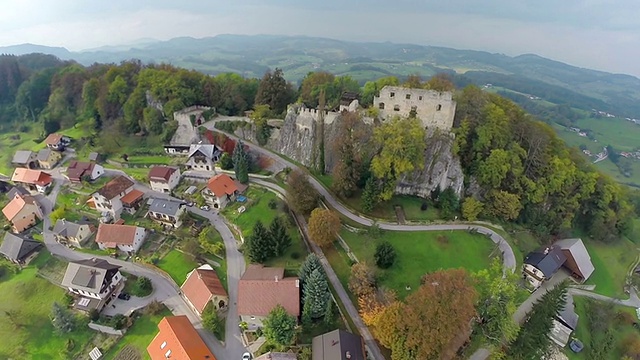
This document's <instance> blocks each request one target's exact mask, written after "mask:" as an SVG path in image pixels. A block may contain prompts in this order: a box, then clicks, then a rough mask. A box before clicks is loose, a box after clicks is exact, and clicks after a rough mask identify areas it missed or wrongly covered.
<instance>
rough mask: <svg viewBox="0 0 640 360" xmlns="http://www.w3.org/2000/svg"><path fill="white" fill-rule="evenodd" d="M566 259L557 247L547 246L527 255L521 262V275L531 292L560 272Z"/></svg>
mask: <svg viewBox="0 0 640 360" xmlns="http://www.w3.org/2000/svg"><path fill="white" fill-rule="evenodd" d="M565 261H567V257H566V256H565V255H564V254H563V253H562V250H561V249H560V247H559V246H549V247H546V248H543V249H540V250H537V251H534V252H531V253H529V254H528V255H527V256H526V257H525V258H524V261H523V265H522V275H523V277H524V279H525V280H527V282H528V283H529V286H530V288H531V289H532V290H535V289H537V288H539V287H540V286H541V285H542V283H544V282H545V281H547V280H549V279H551V277H552V276H553V275H554V274H555V273H556V272H558V270H560V268H561V267H562V264H564V262H565Z"/></svg>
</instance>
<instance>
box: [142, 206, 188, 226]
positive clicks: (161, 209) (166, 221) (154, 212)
mask: <svg viewBox="0 0 640 360" xmlns="http://www.w3.org/2000/svg"><path fill="white" fill-rule="evenodd" d="M185 207H186V206H185V204H184V202H181V201H175V200H166V199H153V200H152V202H151V205H149V212H148V214H149V218H150V219H151V220H153V221H156V222H159V223H160V224H162V225H168V226H171V227H173V228H176V229H177V228H179V227H180V226H182V219H181V217H182V214H184V211H185Z"/></svg>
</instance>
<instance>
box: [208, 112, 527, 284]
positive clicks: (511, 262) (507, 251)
mask: <svg viewBox="0 0 640 360" xmlns="http://www.w3.org/2000/svg"><path fill="white" fill-rule="evenodd" d="M214 124H215V120H213V121H209V122H207V123H205V124H204V125H203V126H205V127H206V128H208V129H210V130H212V131H217V132H221V131H219V130H217V129H215V127H214ZM221 133H224V134H225V135H227V136H229V137H231V138H233V139H235V140H238V137H237V136H235V135H232V134H229V133H226V132H221ZM243 141H244V143H245V144H246V145H247V146H249V148H251V149H252V150H253V151H255V152H258V153H260V154H262V155H265V156H268V157H270V158H271V159H272V160H273V161H274V162H275V163H276V164H278V165H279V167H280V168H282V169H284V168H286V167H288V168H291V169H298V170H301V171H306V169H301V168H300V166H298V165H297V164H294V163H293V162H291V161H289V160H286V159H284V158H282V157H281V156H279V155H277V154H275V153H274V152H272V151H271V150H268V149H265V148H263V147H260V146H258V145H256V144H253V143H251V142H248V141H245V140H243ZM309 182H310V183H311V185H312V186H313V187H314V188H315V189H316V190H317V191H318V193H319V194H320V195H322V197H324V200H325V201H326V202H327V203H328V205H329V206H330V207H332V208H333V209H335V210H336V211H337V212H339V213H340V214H342V215H343V216H345V217H347V218H349V219H350V220H352V221H354V222H356V223H358V224H360V225H364V226H371V225H373V223H374V221H373V220H371V219H369V218H366V217H364V216H362V215H359V214H355V213H353V212H352V211H351V210H350V209H347V208H346V207H345V206H344V205H343V204H342V203H341V202H340V201H339V200H338V199H336V198H335V196H334V195H333V194H332V193H331V192H330V191H329V190H327V188H325V187H324V185H322V184H321V183H320V182H319V181H318V180H317V179H316V178H314V177H313V176H309ZM263 183H266V182H263ZM265 186H266V185H265ZM376 223H377V224H378V226H380V228H381V229H385V230H392V231H446V230H468V229H470V228H473V229H475V230H477V231H478V232H479V233H481V234H485V235H487V236H488V237H490V239H491V241H493V242H494V243H496V245H497V246H498V247H499V248H500V251H501V252H502V261H503V265H504V268H505V270H509V271H511V272H514V271H515V269H516V257H515V255H514V253H513V249H512V248H511V246H510V245H509V243H508V242H507V241H506V240H505V239H504V238H503V237H502V236H501V235H500V234H498V233H497V232H495V231H494V230H492V229H490V228H488V227H485V226H482V225H476V224H471V225H468V224H438V225H418V224H416V225H412V224H405V225H399V224H394V223H389V222H376Z"/></svg>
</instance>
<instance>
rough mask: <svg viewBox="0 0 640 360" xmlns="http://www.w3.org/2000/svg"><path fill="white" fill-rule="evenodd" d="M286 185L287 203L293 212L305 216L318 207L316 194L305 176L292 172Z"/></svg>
mask: <svg viewBox="0 0 640 360" xmlns="http://www.w3.org/2000/svg"><path fill="white" fill-rule="evenodd" d="M287 185H288V187H289V189H288V191H287V202H288V203H289V205H290V206H291V208H292V209H293V210H294V211H296V212H299V213H301V214H304V215H306V214H309V213H311V210H313V209H315V208H316V207H317V206H318V193H317V192H316V189H314V188H313V186H312V185H311V183H310V182H309V179H308V178H307V175H305V174H303V173H302V172H300V171H298V170H296V171H293V172H291V173H290V174H289V176H288V177H287Z"/></svg>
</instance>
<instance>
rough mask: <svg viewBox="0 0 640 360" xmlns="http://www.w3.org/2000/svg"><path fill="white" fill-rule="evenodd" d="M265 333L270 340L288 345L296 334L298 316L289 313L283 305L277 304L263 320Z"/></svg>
mask: <svg viewBox="0 0 640 360" xmlns="http://www.w3.org/2000/svg"><path fill="white" fill-rule="evenodd" d="M263 324H264V328H263V333H264V336H265V338H267V340H268V341H270V342H272V343H274V344H278V345H282V346H287V345H291V344H292V343H293V340H294V339H295V335H296V318H294V317H293V316H291V315H289V314H288V313H287V311H286V310H285V309H284V307H282V305H277V306H276V307H275V308H273V310H271V312H269V315H267V318H266V319H264V321H263Z"/></svg>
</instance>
